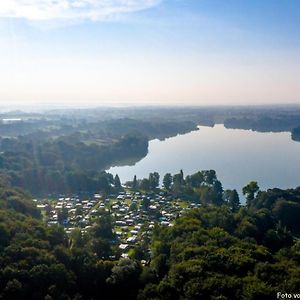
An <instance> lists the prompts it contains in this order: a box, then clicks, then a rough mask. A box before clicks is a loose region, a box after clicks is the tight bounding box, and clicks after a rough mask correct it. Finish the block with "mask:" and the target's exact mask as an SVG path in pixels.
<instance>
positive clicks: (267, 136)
mask: <svg viewBox="0 0 300 300" xmlns="http://www.w3.org/2000/svg"><path fill="white" fill-rule="evenodd" d="M199 129H200V130H199V131H194V132H190V133H188V134H184V135H178V136H176V137H172V138H169V139H166V140H164V141H159V140H152V141H150V144H149V153H148V155H147V156H146V157H145V158H143V159H142V160H140V161H139V162H137V163H136V164H135V165H134V166H122V167H118V166H117V167H112V168H110V169H109V170H108V172H110V173H112V174H118V175H119V176H120V178H121V180H122V182H125V181H128V180H132V179H133V177H134V175H137V178H143V177H148V175H149V173H150V172H154V171H157V172H159V173H160V174H161V176H163V175H164V174H165V173H167V172H169V173H172V174H174V173H178V172H179V170H180V169H183V171H184V173H185V175H188V174H192V173H195V172H196V171H198V170H207V169H214V170H216V172H217V175H218V178H219V180H220V181H221V182H222V184H223V187H224V188H225V189H227V188H229V189H233V188H235V189H237V190H238V191H239V192H241V189H242V187H243V186H244V185H245V184H247V183H248V182H249V181H251V180H256V181H258V184H259V186H260V187H261V189H267V188H272V187H279V188H290V187H297V186H300V142H295V141H292V140H291V134H290V133H289V132H281V133H272V132H268V133H259V132H253V131H250V130H239V129H226V128H225V127H224V126H223V125H216V126H214V127H213V128H211V127H203V126H199Z"/></svg>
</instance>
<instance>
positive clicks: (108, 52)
mask: <svg viewBox="0 0 300 300" xmlns="http://www.w3.org/2000/svg"><path fill="white" fill-rule="evenodd" d="M44 2H47V1H42V0H31V1H29V2H28V3H27V4H26V5H25V4H24V3H23V1H20V0H11V1H4V2H3V3H1V4H0V17H1V18H0V25H1V26H0V43H1V48H0V63H1V66H2V67H1V70H0V80H1V86H0V95H1V99H0V100H1V103H2V102H3V103H10V104H40V103H45V104H51V103H55V104H61V103H63V104H74V105H82V104H87V103H88V104H91V105H102V104H103V103H105V104H111V105H115V104H116V103H121V104H122V103H126V104H128V103H131V104H152V103H154V104H160V103H163V104H165V105H168V104H179V103H181V104H188V105H219V104H221V105H224V104H275V103H277V104H278V103H281V104H284V103H300V99H299V94H300V93H299V92H300V90H299V89H300V84H299V80H300V71H299V70H300V68H299V66H300V61H299V55H298V53H299V50H300V49H299V48H300V45H299V30H298V28H299V26H300V24H299V23H300V21H299V3H298V1H295V0H291V1H280V0H274V1H269V0H268V1H258V0H255V1H250V0H249V1H242V2H241V1H221V0H212V1H192V0H188V1H163V0H161V1H159V0H157V1H150V0H148V1H147V0H140V1H122V2H121V1H113V0H111V1H106V2H105V4H101V1H92V2H91V3H90V4H84V1H79V2H82V7H81V8H80V7H75V6H74V4H72V2H71V1H66V3H65V6H63V5H59V4H55V2H53V3H52V4H51V3H49V4H47V5H46V6H45V3H44Z"/></svg>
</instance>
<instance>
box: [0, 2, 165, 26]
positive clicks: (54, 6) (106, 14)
mask: <svg viewBox="0 0 300 300" xmlns="http://www.w3.org/2000/svg"><path fill="white" fill-rule="evenodd" d="M160 1H161V0H0V17H6V18H24V19H28V20H31V21H49V20H80V19H90V20H94V21H97V20H105V19H107V18H110V17H112V16H115V15H119V14H125V13H130V12H135V11H140V10H144V9H147V8H151V7H153V6H155V5H157V4H159V2H160Z"/></svg>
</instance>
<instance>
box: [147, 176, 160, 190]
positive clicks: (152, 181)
mask: <svg viewBox="0 0 300 300" xmlns="http://www.w3.org/2000/svg"><path fill="white" fill-rule="evenodd" d="M149 185H150V189H152V190H155V189H156V188H157V187H158V186H159V174H158V173H157V172H154V173H150V174H149Z"/></svg>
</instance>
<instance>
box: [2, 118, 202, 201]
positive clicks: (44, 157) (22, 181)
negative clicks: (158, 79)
mask: <svg viewBox="0 0 300 300" xmlns="http://www.w3.org/2000/svg"><path fill="white" fill-rule="evenodd" d="M39 122H40V121H39ZM61 122H62V121H61ZM29 124H30V125H28V126H29V128H31V129H32V124H31V123H29ZM38 124H39V123H38ZM44 125H45V124H44ZM1 126H8V127H9V126H12V127H11V128H14V129H17V128H18V126H17V125H16V124H6V125H3V124H2V125H1ZM24 126H25V125H24ZM195 129H197V127H196V125H195V124H194V123H193V122H169V121H161V122H156V123H151V122H145V121H137V120H131V119H121V120H110V121H105V122H100V123H86V122H85V121H84V122H82V123H79V124H77V125H69V124H63V125H62V124H60V123H58V125H57V126H55V127H51V126H50V127H48V122H46V125H45V127H41V128H39V127H37V128H36V131H35V132H31V133H29V134H25V135H22V134H21V132H22V131H21V132H20V134H19V135H17V136H15V137H1V138H0V152H1V153H0V170H1V173H2V174H4V175H5V176H7V177H8V178H9V180H10V182H11V184H12V185H13V186H18V187H21V188H23V189H25V190H27V191H29V192H30V193H32V194H34V195H46V194H49V193H62V194H64V193H76V192H80V191H95V190H99V189H106V190H108V189H109V186H110V183H109V180H110V179H109V178H110V177H109V176H108V175H107V174H105V173H104V172H103V171H104V170H105V169H107V168H109V167H110V166H112V165H114V164H117V163H120V162H122V161H128V160H133V161H138V160H140V159H141V158H143V157H144V156H146V155H147V153H148V141H149V140H150V139H152V138H165V137H169V136H172V135H177V134H178V133H185V132H189V131H191V130H195Z"/></svg>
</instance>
